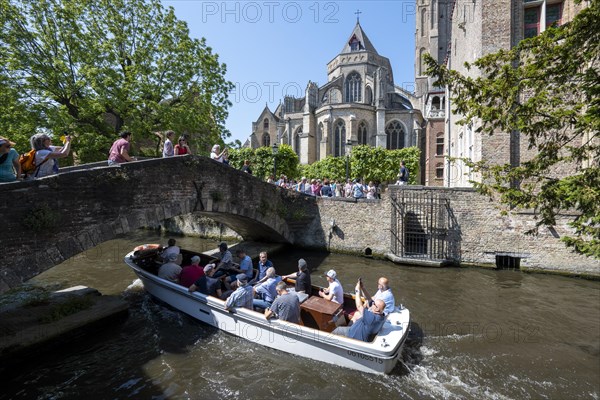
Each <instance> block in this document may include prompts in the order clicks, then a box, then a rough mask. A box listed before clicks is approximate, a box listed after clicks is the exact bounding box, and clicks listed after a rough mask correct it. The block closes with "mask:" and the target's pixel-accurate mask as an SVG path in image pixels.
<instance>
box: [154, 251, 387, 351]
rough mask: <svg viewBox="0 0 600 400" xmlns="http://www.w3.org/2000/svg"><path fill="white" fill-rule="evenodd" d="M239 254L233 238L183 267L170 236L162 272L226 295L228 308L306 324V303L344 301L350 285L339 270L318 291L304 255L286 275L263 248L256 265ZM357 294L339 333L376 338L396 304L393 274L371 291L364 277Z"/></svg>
mask: <svg viewBox="0 0 600 400" xmlns="http://www.w3.org/2000/svg"><path fill="white" fill-rule="evenodd" d="M235 254H236V257H237V260H238V262H237V263H236V262H234V259H233V256H232V254H231V251H230V250H229V249H228V246H227V243H225V242H222V243H220V244H219V253H218V254H217V255H216V258H215V261H213V262H211V263H209V264H207V265H204V266H202V265H200V261H201V258H200V257H199V256H197V255H195V256H193V257H191V259H190V264H189V265H186V266H184V267H183V268H182V267H181V263H182V258H183V257H182V254H181V250H180V248H179V247H178V246H177V244H176V241H175V239H170V240H169V243H168V245H167V246H165V248H164V249H163V251H162V253H161V257H162V259H163V264H162V265H161V266H160V268H159V270H158V276H159V277H161V278H163V279H166V280H168V281H171V282H174V283H178V284H180V285H182V286H184V287H186V288H188V291H189V292H190V293H194V292H196V291H197V292H200V293H203V294H205V295H208V296H214V297H217V298H220V299H221V300H224V301H225V309H227V310H233V309H235V308H240V307H243V308H247V309H250V310H254V311H258V312H261V313H264V316H265V318H266V319H271V318H278V319H280V320H283V321H287V322H293V323H299V324H302V323H303V322H302V317H301V315H302V314H301V302H302V301H304V300H306V299H307V298H308V297H309V296H310V295H312V294H315V296H318V297H321V298H322V299H324V300H322V301H329V302H332V303H336V304H339V305H341V306H344V289H343V287H342V283H341V282H340V280H339V278H338V275H337V273H336V271H335V270H333V269H330V270H328V271H327V272H326V273H325V275H324V278H325V279H326V280H327V284H328V286H327V287H325V288H322V289H321V290H319V291H318V292H316V290H315V291H314V292H313V286H312V282H311V271H310V269H309V268H308V264H307V262H306V260H304V259H302V258H301V259H299V260H298V267H297V268H298V270H297V272H294V273H291V274H289V275H284V276H280V275H278V274H277V271H276V269H275V266H274V265H273V262H272V261H271V260H269V259H268V254H267V252H266V251H263V252H261V253H260V255H259V260H258V262H257V264H256V268H253V265H252V260H251V259H250V257H249V256H248V255H247V254H246V251H245V250H244V249H241V248H239V249H237V251H236V252H235ZM290 279H293V280H294V286H290V285H289V282H290ZM354 299H355V311H352V312H349V313H346V312H344V313H342V314H341V315H340V316H336V317H335V318H336V320H335V325H336V328H335V329H334V330H333V333H334V334H337V335H341V336H347V337H350V338H354V339H358V340H362V341H370V340H372V337H373V335H375V334H377V332H378V331H379V329H381V326H382V324H383V322H384V321H385V317H386V316H387V315H388V314H389V313H391V312H393V311H394V309H395V299H394V295H393V293H392V290H391V288H390V285H389V281H388V279H387V278H386V277H380V278H379V280H378V281H377V292H376V293H375V294H374V295H373V296H371V295H370V294H369V292H368V291H367V289H366V288H365V287H364V285H363V282H362V279H361V278H359V280H358V282H357V283H356V286H355V291H354ZM363 299H364V300H363ZM343 310H344V311H345V310H346V309H345V308H344V309H343ZM332 329H333V328H332Z"/></svg>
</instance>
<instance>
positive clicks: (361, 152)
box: [302, 145, 420, 184]
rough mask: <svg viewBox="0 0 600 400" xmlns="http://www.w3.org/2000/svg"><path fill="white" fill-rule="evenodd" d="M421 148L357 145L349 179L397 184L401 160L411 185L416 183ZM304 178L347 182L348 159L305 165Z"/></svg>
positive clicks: (352, 155) (350, 161) (333, 158)
mask: <svg viewBox="0 0 600 400" xmlns="http://www.w3.org/2000/svg"><path fill="white" fill-rule="evenodd" d="M419 155H420V152H419V149H418V148H416V147H407V148H404V149H399V150H386V149H383V148H381V147H372V146H366V145H360V146H354V147H352V151H351V153H350V157H349V159H348V161H349V163H348V177H349V178H362V179H364V180H365V181H367V182H368V181H380V182H395V181H396V180H397V175H398V171H399V170H400V161H402V160H404V162H405V163H406V166H407V168H408V170H409V171H410V175H409V177H410V182H411V183H413V184H414V183H415V182H416V176H417V172H418V170H419ZM302 175H304V176H306V177H308V178H319V179H322V178H329V179H336V180H338V181H339V180H342V181H343V180H345V179H346V157H327V158H325V159H324V160H320V161H317V162H314V163H312V164H310V165H304V166H302Z"/></svg>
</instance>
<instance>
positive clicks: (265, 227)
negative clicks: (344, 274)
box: [0, 155, 324, 292]
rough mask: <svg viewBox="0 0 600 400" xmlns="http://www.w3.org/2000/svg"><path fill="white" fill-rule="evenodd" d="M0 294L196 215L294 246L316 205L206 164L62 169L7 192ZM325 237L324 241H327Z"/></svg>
mask: <svg viewBox="0 0 600 400" xmlns="http://www.w3.org/2000/svg"><path fill="white" fill-rule="evenodd" d="M0 209H2V215H3V228H4V229H2V230H0V242H1V243H2V247H3V257H2V259H1V260H0V292H3V291H5V290H7V289H9V288H11V287H15V286H17V285H19V284H21V283H22V282H24V281H26V280H28V279H30V278H32V277H34V276H35V275H37V274H39V273H41V272H43V271H45V270H47V269H50V268H52V267H53V266H55V265H57V264H59V263H61V262H63V261H64V260H66V259H68V258H70V257H72V256H74V255H76V254H78V253H80V252H82V251H84V250H86V249H89V248H92V247H94V246H97V245H98V244H100V243H102V242H104V241H107V240H110V239H113V238H115V237H116V236H117V235H119V234H124V233H128V232H131V231H133V230H135V229H138V228H141V227H145V226H156V225H160V224H161V223H162V221H164V220H166V219H168V218H172V217H175V216H178V215H184V214H189V213H199V214H201V215H205V216H208V217H210V218H213V219H215V220H216V221H218V222H221V223H223V224H225V225H227V226H228V227H230V228H231V229H233V230H235V231H236V232H238V234H240V236H242V238H244V239H245V240H253V241H268V242H282V243H294V242H295V241H296V240H297V233H298V234H299V232H300V231H301V230H302V228H303V227H305V226H307V225H309V224H311V223H312V221H313V220H315V219H316V218H319V212H318V208H317V205H316V201H315V199H314V198H313V197H312V196H306V195H303V194H300V193H296V192H293V191H290V190H286V189H282V188H279V187H277V186H275V185H272V184H268V183H266V182H263V181H262V180H260V179H258V178H256V177H253V176H251V175H249V174H245V173H243V172H240V171H238V170H236V169H234V168H231V167H229V166H227V165H224V164H222V163H218V162H216V161H214V160H211V159H209V158H207V157H199V156H189V155H188V156H179V157H171V158H165V159H150V160H143V161H137V162H132V163H127V164H122V165H119V166H110V167H109V166H107V165H106V164H105V163H96V164H89V165H84V166H78V167H72V168H65V169H64V170H62V171H61V173H60V174H59V175H55V176H49V177H44V178H41V179H38V180H35V181H26V182H15V183H9V184H2V190H1V191H0ZM323 236H324V234H323Z"/></svg>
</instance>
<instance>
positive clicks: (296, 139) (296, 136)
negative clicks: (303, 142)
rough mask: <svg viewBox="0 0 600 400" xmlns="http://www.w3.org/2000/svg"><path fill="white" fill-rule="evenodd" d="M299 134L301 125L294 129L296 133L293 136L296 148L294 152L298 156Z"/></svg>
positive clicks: (300, 133)
mask: <svg viewBox="0 0 600 400" xmlns="http://www.w3.org/2000/svg"><path fill="white" fill-rule="evenodd" d="M300 135H302V127H301V126H300V127H298V129H296V135H295V136H294V147H295V148H296V154H298V156H300V150H301V149H300Z"/></svg>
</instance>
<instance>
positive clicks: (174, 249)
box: [161, 238, 181, 261]
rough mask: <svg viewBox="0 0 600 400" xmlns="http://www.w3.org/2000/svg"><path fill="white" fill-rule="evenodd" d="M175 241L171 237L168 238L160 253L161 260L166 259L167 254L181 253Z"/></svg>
mask: <svg viewBox="0 0 600 400" xmlns="http://www.w3.org/2000/svg"><path fill="white" fill-rule="evenodd" d="M176 243H177V241H176V240H175V239H173V238H171V239H169V241H168V242H167V247H166V248H165V249H164V250H163V251H162V254H161V255H162V258H163V260H165V261H167V256H168V255H169V254H175V255H179V253H181V250H180V249H179V246H176V245H175V244H176Z"/></svg>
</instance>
